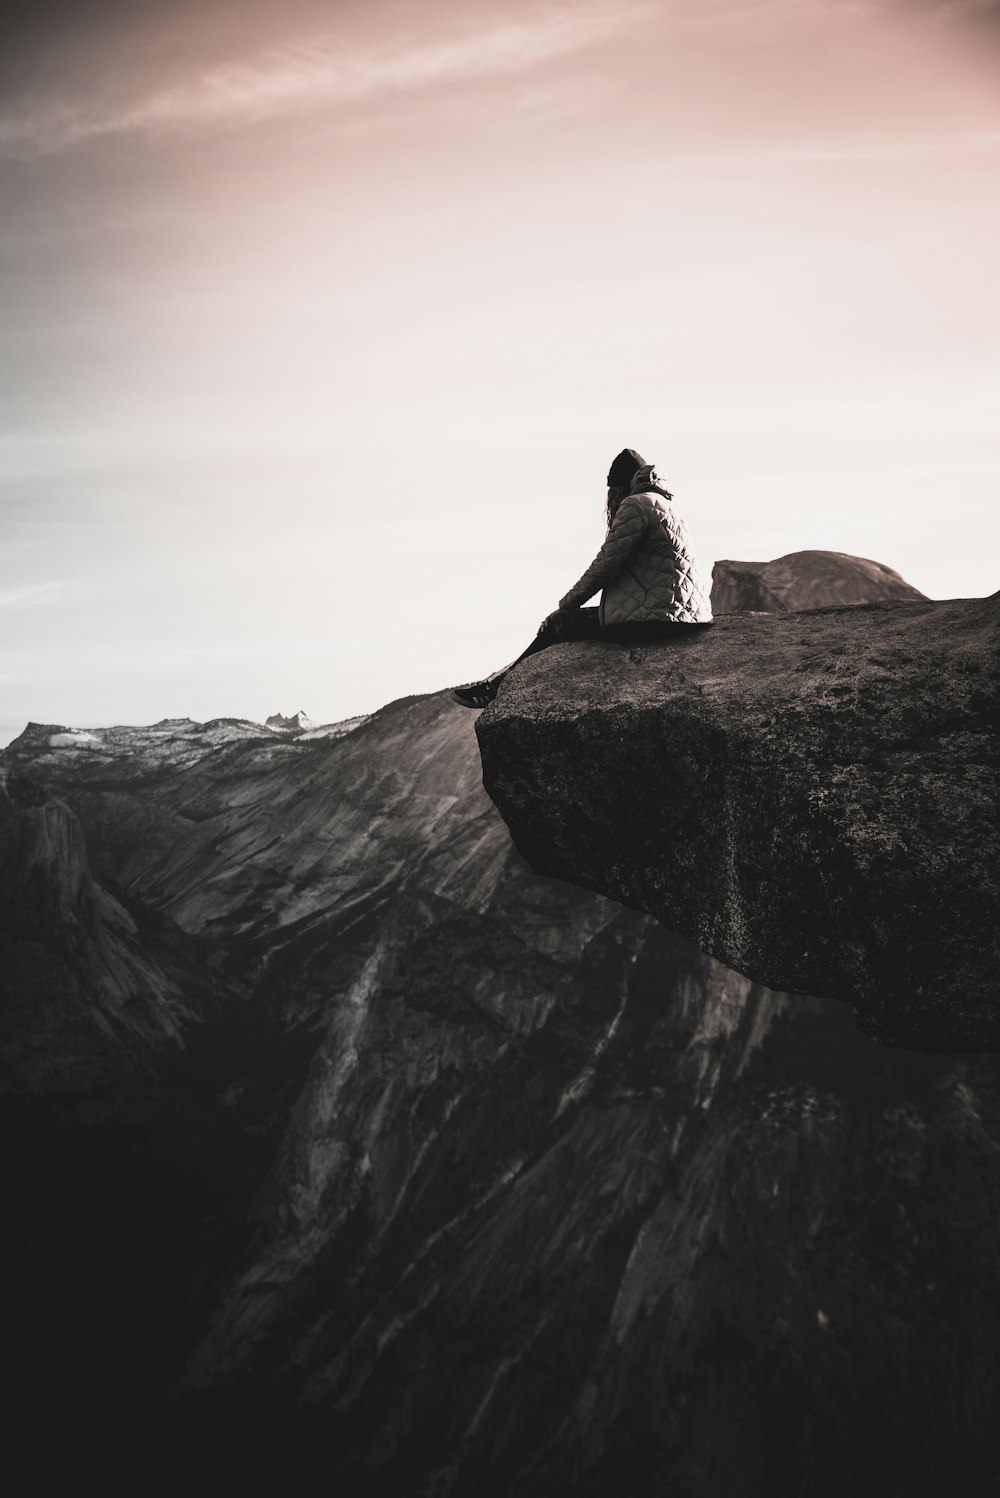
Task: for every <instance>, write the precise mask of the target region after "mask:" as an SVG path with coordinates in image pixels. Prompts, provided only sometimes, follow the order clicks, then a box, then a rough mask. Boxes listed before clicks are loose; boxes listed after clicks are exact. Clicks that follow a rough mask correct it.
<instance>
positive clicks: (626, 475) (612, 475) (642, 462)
mask: <svg viewBox="0 0 1000 1498" xmlns="http://www.w3.org/2000/svg"><path fill="white" fill-rule="evenodd" d="M645 467H646V459H645V458H644V457H643V456H642V454H641V453H637V452H636V450H635V448H634V447H625V448H623V449H622V451H621V452H620V453H619V454H618V456H617V458H616V459H615V461H614V462H613V463H612V465H611V467H610V468H609V469H608V488H609V489H627V488H628V486H629V484H631V482H632V480H633V478H634V477H635V475H636V474H637V473H638V471H639V469H640V468H645Z"/></svg>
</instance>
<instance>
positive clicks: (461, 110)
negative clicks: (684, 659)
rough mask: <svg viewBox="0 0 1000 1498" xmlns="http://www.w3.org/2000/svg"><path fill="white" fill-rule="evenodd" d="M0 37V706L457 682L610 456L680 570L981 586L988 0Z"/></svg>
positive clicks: (104, 9) (87, 11) (442, 10)
mask: <svg viewBox="0 0 1000 1498" xmlns="http://www.w3.org/2000/svg"><path fill="white" fill-rule="evenodd" d="M7 25H8V30H7V34H6V36H5V39H4V45H3V46H2V47H0V202H2V204H3V208H4V211H3V215H2V221H0V343H2V348H0V443H2V449H3V462H2V464H0V533H2V547H0V626H2V649H0V692H2V699H0V736H2V738H3V739H8V738H9V737H11V736H12V735H14V734H16V733H18V732H20V730H21V729H22V728H23V727H24V725H25V723H26V722H27V721H29V720H34V721H36V722H46V723H61V724H72V725H76V726H94V725H104V724H111V723H148V722H153V721H156V720H158V719H160V718H163V717H185V716H186V717H192V718H195V719H197V720H205V719H208V718H212V717H219V716H237V717H249V718H253V719H262V718H264V717H265V716H267V714H269V713H272V712H277V711H280V712H283V713H293V712H295V711H296V710H298V709H300V708H302V709H305V711H306V712H307V713H308V714H309V715H310V716H311V717H313V718H314V719H316V720H317V721H322V722H331V721H336V720H338V719H341V718H345V717H349V716H352V715H354V714H356V713H361V712H368V711H372V710H374V709H375V708H377V707H379V706H380V705H381V704H383V703H384V702H387V701H390V700H392V699H394V698H396V697H399V696H402V695H407V694H410V693H414V692H426V691H433V690H436V689H438V688H440V687H444V686H448V685H450V684H453V683H457V682H464V681H468V680H470V679H473V678H476V677H478V676H482V675H484V674H486V673H487V672H488V671H490V670H492V669H494V668H496V667H498V666H500V665H501V664H503V663H504V662H505V661H507V660H509V659H511V658H512V657H513V656H514V655H516V654H517V653H518V652H519V651H520V649H522V648H523V646H524V645H525V644H526V643H527V642H528V640H529V639H530V637H531V635H532V634H533V633H534V631H535V629H536V627H537V625H538V623H539V621H540V620H541V619H542V617H543V616H544V615H545V614H547V613H548V612H549V611H550V610H551V609H553V608H554V607H555V606H556V604H557V602H558V599H559V597H560V596H561V595H562V594H563V593H564V592H566V591H567V590H568V588H569V587H570V586H571V585H572V584H573V583H574V582H575V581H576V579H577V578H578V577H579V576H580V574H581V573H582V572H583V571H584V569H585V567H586V566H587V565H588V563H589V562H590V561H591V559H592V558H593V556H594V554H595V553H596V552H597V550H598V549H599V546H600V544H601V540H602V538H603V505H604V498H605V488H604V484H605V475H606V473H607V469H608V466H609V464H610V461H611V459H612V458H613V457H614V455H615V453H616V452H617V451H618V450H619V449H620V448H622V447H625V446H628V447H634V448H637V449H638V450H639V451H640V452H641V453H642V454H643V455H644V456H645V457H646V458H647V459H648V460H650V461H655V462H656V463H657V464H658V466H659V468H660V470H661V472H662V474H663V476H664V478H665V481H666V483H667V484H668V486H669V487H670V488H671V489H672V490H673V492H674V494H675V495H676V497H677V502H678V504H679V506H680V508H681V511H682V513H683V515H684V517H685V520H686V523H687V525H688V528H689V531H690V533H691V535H692V538H693V540H694V542H695V546H696V548H697V551H698V554H699V555H700V556H701V557H702V558H703V560H704V564H705V570H706V572H707V571H709V570H710V568H711V564H712V562H713V561H714V560H715V559H718V558H723V557H728V558H739V559H743V560H754V559H756V560H768V559H770V558H773V557H776V556H780V555H783V554H785V553H787V552H790V551H796V550H800V549H804V548H813V547H819V548H829V549H831V550H835V551H843V552H849V553H854V554H856V555H860V556H866V557H871V558H874V559H876V560H878V561H881V562H884V563H886V564H888V565H889V566H891V567H895V568H897V569H898V570H899V571H900V572H902V573H903V575H904V576H905V577H906V578H907V579H908V580H909V581H910V582H912V583H913V584H915V585H916V586H917V587H918V588H921V589H922V590H923V591H924V592H925V593H927V594H929V595H930V596H931V597H934V598H950V597H964V596H978V595H982V594H986V593H992V592H994V591H996V589H997V587H998V586H1000V575H998V573H1000V567H998V564H997V552H998V546H997V543H998V540H1000V524H998V521H997V518H996V516H997V499H998V498H1000V495H998V477H1000V422H998V419H997V418H998V415H1000V360H998V354H1000V277H998V275H997V269H996V268H997V265H998V264H1000V192H998V191H997V183H998V180H1000V3H981V0H947V3H946V0H923V3H919V0H909V3H904V0H662V3H645V0H614V3H609V0H593V3H591V0H582V3H579V4H546V3H544V0H542V3H539V0H535V3H531V4H527V3H524V0H510V3H507V4H498V3H483V4H470V3H469V0H464V3H461V4H457V3H456V4H451V3H440V0H420V3H404V0H363V3H358V4H349V3H344V4H339V3H326V4H320V3H317V0H283V3H282V4H281V5H280V6H275V5H273V3H271V0H267V3H264V0H241V3H235V0H199V3H194V0H188V3H183V0H180V3H171V4H167V3H164V0H132V3H128V0H74V3H72V4H70V3H66V0H62V3H57V0H33V3H31V4H27V3H24V4H22V5H21V6H20V7H19V8H18V7H15V9H14V11H13V19H12V20H11V21H9V22H8V23H7Z"/></svg>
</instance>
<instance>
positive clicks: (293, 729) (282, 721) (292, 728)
mask: <svg viewBox="0 0 1000 1498" xmlns="http://www.w3.org/2000/svg"><path fill="white" fill-rule="evenodd" d="M265 726H266V727H267V728H281V729H283V730H284V732H285V733H302V732H303V731H304V730H305V729H307V728H315V727H316V724H315V723H314V722H313V720H312V718H310V717H309V716H308V715H307V714H306V713H305V711H304V710H303V709H302V708H301V707H300V708H299V710H298V712H297V713H295V714H294V716H293V717H291V718H286V717H284V716H283V715H282V714H281V713H272V714H271V716H270V717H269V718H268V719H266V722H265Z"/></svg>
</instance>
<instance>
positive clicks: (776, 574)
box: [712, 551, 924, 614]
mask: <svg viewBox="0 0 1000 1498" xmlns="http://www.w3.org/2000/svg"><path fill="white" fill-rule="evenodd" d="M923 597H924V594H923V593H921V592H920V591H919V590H918V589H917V588H914V587H912V586H911V585H910V584H909V583H908V582H907V581H906V579H905V578H902V577H900V575H899V573H898V572H894V571H893V569H892V568H891V567H886V566H885V565H884V563H882V562H871V561H869V560H868V559H867V558H866V557H853V556H849V555H848V554H847V553H846V552H842V551H792V552H789V554H788V555H787V556H784V557H778V558H777V559H776V560H775V561H773V562H732V561H723V562H716V564H715V566H714V568H713V569H712V609H713V611H714V612H715V613H716V614H732V613H740V612H746V611H755V612H760V613H765V614H775V613H776V614H784V613H788V612H790V611H794V610H798V609H820V608H836V607H838V606H843V605H845V604H850V603H881V602H883V601H885V602H888V601H891V600H894V599H919V598H923Z"/></svg>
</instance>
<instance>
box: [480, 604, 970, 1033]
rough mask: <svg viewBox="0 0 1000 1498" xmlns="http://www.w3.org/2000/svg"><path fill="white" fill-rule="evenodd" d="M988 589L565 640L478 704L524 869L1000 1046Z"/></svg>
mask: <svg viewBox="0 0 1000 1498" xmlns="http://www.w3.org/2000/svg"><path fill="white" fill-rule="evenodd" d="M998 646H1000V594H997V595H995V596H994V597H992V598H988V599H960V600H958V601H955V602H950V603H931V602H928V601H924V602H914V603H884V604H874V605H866V606H861V607H857V606H855V607H852V608H846V609H820V610H812V611H809V612H804V613H797V614H773V615H762V614H757V615H748V614H742V615H739V614H738V615H729V616H723V617H722V618H721V619H720V620H719V621H718V623H717V624H716V625H715V627H714V628H713V629H711V630H709V631H703V632H701V633H699V634H698V636H697V637H696V638H685V639H684V640H683V641H681V642H680V643H676V644H675V643H669V644H664V645H655V646H649V647H644V648H642V649H638V650H637V649H633V650H631V651H629V650H627V649H623V648H620V647H617V646H614V645H605V644H598V643H576V644H571V645H564V646H559V647H555V648H553V649H551V650H548V651H545V652H544V653H542V654H541V655H537V656H534V657H532V658H531V659H529V660H528V661H525V662H524V663H523V664H522V665H520V666H518V667H517V669H516V670H515V671H513V672H512V673H511V675H510V677H509V678H508V680H507V681H506V682H505V684H504V686H503V688H502V689H501V691H500V693H499V695H498V697H497V699H496V701H495V702H494V703H493V705H492V706H491V707H490V708H489V709H487V711H486V712H485V713H484V714H483V715H482V716H481V718H480V719H479V722H478V733H479V740H480V745H481V749H482V755H483V774H484V783H485V785H486V787H487V789H488V791H489V792H490V794H491V796H492V797H493V799H494V801H495V802H496V804H497V806H498V807H499V808H500V811H501V812H502V814H503V816H504V818H505V820H506V821H507V823H508V825H509V827H510V828H511V831H512V833H513V836H514V840H515V842H516V843H517V845H518V847H519V848H520V849H521V851H522V852H523V853H524V854H525V856H526V857H527V858H528V860H529V862H530V863H531V865H532V867H533V868H535V869H536V870H537V871H538V872H539V873H545V874H549V875H552V876H557V877H562V878H572V879H575V880H576V881H577V882H578V883H580V884H582V885H584V886H585V887H586V888H589V889H593V890H596V891H599V892H600V893H602V894H606V895H611V896H613V897H614V898H616V899H619V900H622V901H624V902H626V903H628V904H630V905H633V906H635V907H637V908H639V909H642V910H646V911H648V912H650V913H651V914H655V915H656V916H657V917H658V918H659V919H661V920H662V921H663V922H664V923H665V924H666V925H667V926H668V927H669V928H670V929H672V930H675V931H678V932H680V933H681V934H682V935H684V936H685V937H687V938H688V939H689V940H691V941H693V942H695V943H696V944H697V945H698V946H699V947H700V948H701V949H702V950H703V951H705V952H708V953H710V954H711V955H712V956H714V957H716V958H718V959H719V960H720V961H722V962H724V963H726V965H727V966H729V967H732V968H734V969H736V970H737V971H739V972H742V973H745V974H747V975H748V976H749V977H751V978H753V979H754V980H755V981H758V982H761V983H766V984H767V985H768V986H769V987H773V988H779V989H783V990H793V991H797V992H803V993H814V994H821V995H823V996H826V997H832V998H839V999H847V1000H850V1001H851V1002H852V1003H853V1004H854V1006H855V1009H856V1011H857V1015H858V1021H859V1024H860V1026H861V1027H862V1028H863V1029H864V1030H865V1031H866V1032H867V1033H868V1034H869V1035H871V1036H873V1037H875V1038H876V1039H878V1040H881V1041H883V1042H885V1043H887V1044H892V1045H898V1046H907V1047H912V1048H916V1049H931V1050H953V1051H977V1050H995V1049H1000V994H998V976H997V975H998V972H1000V950H998V949H1000V922H998V920H997V911H998V909H1000V825H998V816H997V811H998V772H1000V742H998V729H1000V692H998V684H1000V683H998V675H1000V654H998Z"/></svg>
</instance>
